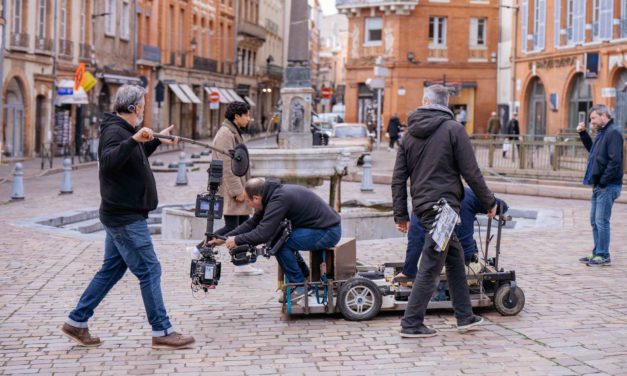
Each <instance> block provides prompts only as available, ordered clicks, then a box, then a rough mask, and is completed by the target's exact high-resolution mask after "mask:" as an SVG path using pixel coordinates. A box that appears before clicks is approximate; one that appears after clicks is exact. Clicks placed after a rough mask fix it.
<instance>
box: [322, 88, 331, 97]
mask: <svg viewBox="0 0 627 376" xmlns="http://www.w3.org/2000/svg"><path fill="white" fill-rule="evenodd" d="M320 94H321V95H322V98H324V99H329V98H331V94H333V91H332V90H331V89H329V88H328V87H323V88H322V89H320Z"/></svg>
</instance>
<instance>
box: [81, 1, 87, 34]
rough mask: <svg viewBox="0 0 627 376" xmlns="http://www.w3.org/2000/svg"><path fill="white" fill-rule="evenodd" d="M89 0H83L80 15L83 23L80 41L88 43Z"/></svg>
mask: <svg viewBox="0 0 627 376" xmlns="http://www.w3.org/2000/svg"><path fill="white" fill-rule="evenodd" d="M86 22H87V0H81V15H80V23H81V26H80V27H81V35H80V41H81V43H82V44H86V41H87V35H86V34H87V23H86Z"/></svg>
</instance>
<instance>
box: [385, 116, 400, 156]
mask: <svg viewBox="0 0 627 376" xmlns="http://www.w3.org/2000/svg"><path fill="white" fill-rule="evenodd" d="M400 132H401V120H400V119H399V118H398V114H397V113H394V115H392V117H391V118H390V121H389V122H388V137H389V138H390V145H389V146H388V151H392V150H394V145H395V144H397V143H398V136H399V134H400Z"/></svg>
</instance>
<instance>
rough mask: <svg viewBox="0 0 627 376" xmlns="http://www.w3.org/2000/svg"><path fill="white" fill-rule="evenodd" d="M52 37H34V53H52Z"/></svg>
mask: <svg viewBox="0 0 627 376" xmlns="http://www.w3.org/2000/svg"><path fill="white" fill-rule="evenodd" d="M52 44H53V43H52V39H48V38H39V37H36V38H35V53H41V54H45V55H52Z"/></svg>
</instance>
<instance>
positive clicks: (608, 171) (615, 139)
mask: <svg viewBox="0 0 627 376" xmlns="http://www.w3.org/2000/svg"><path fill="white" fill-rule="evenodd" d="M590 124H591V125H592V127H593V128H594V129H595V130H596V131H597V136H596V137H595V139H594V142H593V141H592V138H591V137H590V135H589V134H588V132H587V131H586V124H585V123H579V126H577V132H579V138H581V142H583V145H584V146H585V147H586V149H587V150H588V152H590V155H589V157H588V164H587V166H586V173H585V175H584V177H583V183H584V184H585V185H591V186H592V205H591V207H590V224H591V225H592V239H593V240H594V248H593V249H592V254H591V255H590V256H586V257H582V258H580V259H579V261H580V262H584V263H586V265H588V266H608V265H610V264H611V263H612V260H611V258H610V218H611V216H612V205H613V204H614V201H615V200H616V199H617V198H618V196H620V191H621V189H622V187H623V136H622V135H621V133H620V130H619V129H618V127H617V126H616V125H615V124H614V120H613V119H612V113H611V112H610V110H609V109H608V108H607V106H605V105H603V104H595V105H594V106H592V108H591V109H590Z"/></svg>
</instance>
